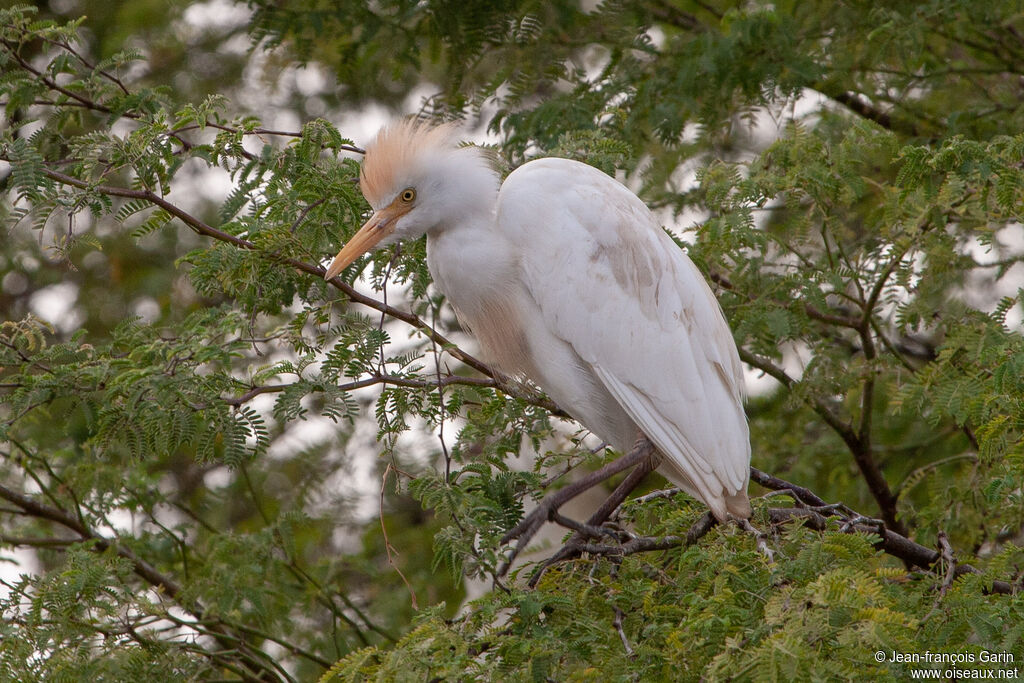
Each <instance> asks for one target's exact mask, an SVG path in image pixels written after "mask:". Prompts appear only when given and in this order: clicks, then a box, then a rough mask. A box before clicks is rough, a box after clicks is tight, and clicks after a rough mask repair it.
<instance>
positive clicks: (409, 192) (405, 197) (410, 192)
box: [402, 187, 416, 202]
mask: <svg viewBox="0 0 1024 683" xmlns="http://www.w3.org/2000/svg"><path fill="white" fill-rule="evenodd" d="M414 199H416V190H414V189H412V188H411V187H407V188H405V189H404V190H402V201H403V202H411V201H412V200H414Z"/></svg>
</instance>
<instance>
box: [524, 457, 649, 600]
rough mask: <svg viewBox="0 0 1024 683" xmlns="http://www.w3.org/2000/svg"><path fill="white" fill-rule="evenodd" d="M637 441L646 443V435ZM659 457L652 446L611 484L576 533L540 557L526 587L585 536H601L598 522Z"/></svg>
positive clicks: (571, 554)
mask: <svg viewBox="0 0 1024 683" xmlns="http://www.w3.org/2000/svg"><path fill="white" fill-rule="evenodd" d="M641 441H646V442H647V443H650V442H649V441H647V439H646V438H644V439H642V440H641ZM640 445H641V442H637V446H635V447H634V449H633V450H634V451H635V450H636V449H637V448H638V447H639V446H640ZM660 460H661V458H659V457H658V454H657V452H655V451H653V449H652V450H651V452H650V453H648V455H647V457H646V458H644V459H643V460H642V461H640V463H639V464H638V465H637V467H636V469H635V470H633V471H632V472H630V473H629V475H627V476H626V478H625V479H623V480H622V483H621V484H619V485H618V486H616V487H615V490H614V491H612V494H611V495H610V496H608V499H607V500H605V501H604V502H603V503H602V504H601V507H599V508H597V510H596V511H595V512H594V514H592V515H591V516H590V519H588V520H587V521H586V523H585V524H581V525H579V527H578V528H576V533H574V534H573V535H572V538H570V539H569V540H568V541H567V542H566V544H565V545H563V546H562V548H561V549H560V550H559V551H558V552H557V553H555V554H554V555H552V556H551V557H549V558H548V559H546V560H544V562H543V564H541V565H540V567H538V568H537V570H536V571H535V572H534V573H533V575H532V576H531V577H530V581H529V586H530V587H531V588H532V587H534V586H536V585H537V582H538V581H540V577H541V576H542V575H543V574H544V572H545V571H547V569H548V567H550V566H551V565H554V564H558V563H559V562H564V561H565V560H569V559H572V558H573V557H576V556H577V555H579V554H580V548H581V547H582V546H583V545H584V543H586V541H587V539H588V538H600V537H601V536H602V535H604V530H603V529H602V527H601V525H602V524H604V522H605V521H606V520H607V519H608V518H609V517H611V516H612V513H613V512H615V510H616V509H618V507H619V505H621V504H622V502H623V501H625V500H626V498H627V497H628V496H629V494H630V493H632V492H633V489H635V488H636V487H637V486H639V485H640V482H641V481H643V479H644V477H646V476H647V475H648V474H650V473H651V472H653V471H654V470H656V469H657V468H658V464H659V462H660Z"/></svg>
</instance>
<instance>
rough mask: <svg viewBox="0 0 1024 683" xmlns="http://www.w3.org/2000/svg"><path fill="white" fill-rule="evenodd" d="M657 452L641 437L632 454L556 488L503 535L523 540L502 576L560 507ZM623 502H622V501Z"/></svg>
mask: <svg viewBox="0 0 1024 683" xmlns="http://www.w3.org/2000/svg"><path fill="white" fill-rule="evenodd" d="M654 455H655V450H654V444H652V443H651V442H650V441H649V440H648V439H647V438H646V437H644V438H641V439H639V440H637V442H636V444H635V445H634V446H633V450H631V451H630V452H629V453H627V454H626V455H624V456H622V457H621V458H619V459H618V460H613V461H612V462H610V463H608V464H607V465H605V466H604V467H602V468H601V469H599V470H596V471H594V472H591V473H590V474H588V475H586V476H585V477H583V478H582V479H580V480H578V481H574V482H573V483H571V484H569V485H568V486H565V487H564V488H561V489H559V490H558V491H555V492H554V493H552V494H551V495H549V496H547V497H546V498H544V500H542V501H541V502H540V504H538V505H537V507H536V509H534V510H533V511H532V512H531V513H530V514H528V515H526V517H524V518H523V520H522V521H521V522H519V524H517V525H516V527H515V528H514V529H512V530H511V531H509V532H508V533H507V534H505V535H504V536H502V537H501V542H502V543H508V542H509V541H511V540H513V539H518V540H519V542H518V543H516V547H515V548H514V549H513V550H512V553H511V554H510V555H509V557H508V559H507V560H505V562H503V563H502V565H501V566H500V567H498V576H504V575H505V574H506V573H508V570H509V567H511V565H512V562H513V561H514V560H515V559H516V557H517V556H518V555H519V553H520V552H522V551H523V550H524V549H525V548H526V546H527V544H528V543H529V542H530V539H532V538H533V537H534V535H535V534H536V533H537V531H538V530H539V529H540V528H541V527H542V526H543V525H544V522H547V521H550V520H551V519H552V516H553V515H554V514H555V513H557V512H558V509H559V508H560V507H562V506H563V505H565V504H566V503H567V502H569V501H570V500H572V499H573V498H575V497H576V496H578V495H580V494H581V493H583V492H584V491H586V490H587V489H589V488H591V487H593V486H596V485H597V484H600V483H601V482H602V481H604V480H605V479H608V478H609V477H611V476H613V475H615V474H618V473H619V472H622V471H623V470H626V469H629V468H630V467H633V466H634V465H638V464H640V463H643V462H644V461H648V460H653V457H652V456H654ZM655 466H656V465H655ZM638 469H639V468H638ZM653 469H654V467H651V468H650V469H649V470H647V471H646V472H644V475H646V474H647V472H650V471H651V470H653ZM633 474H635V472H633V473H630V475H629V476H628V477H626V479H625V480H624V481H623V482H622V484H619V488H616V489H615V492H613V493H612V497H611V498H609V499H608V500H607V501H605V503H604V504H603V505H602V506H601V507H600V508H598V512H601V511H603V510H605V508H606V507H607V506H608V503H609V502H610V501H611V500H612V498H614V497H615V495H616V494H617V493H618V491H619V489H621V488H622V486H623V485H624V484H625V483H626V482H627V481H629V480H630V478H631V477H632V476H633ZM642 478H643V476H641V477H640V479H642ZM638 483H639V479H637V481H636V482H635V483H633V484H632V486H631V487H630V489H629V490H630V491H632V490H633V488H635V487H636V485H637V484H638ZM627 495H629V491H627V492H626V493H625V494H623V496H622V499H625V497H626V496H627ZM619 502H621V500H620V501H619ZM616 506H618V503H615V505H613V506H611V508H609V509H608V510H607V512H605V513H604V517H602V518H601V519H600V521H599V522H597V525H599V524H601V522H604V520H605V519H607V518H608V516H609V515H611V513H612V511H614V510H615V507H616ZM596 517H597V513H594V516H593V517H591V519H594V518H596Z"/></svg>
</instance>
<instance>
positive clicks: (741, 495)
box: [725, 491, 751, 519]
mask: <svg viewBox="0 0 1024 683" xmlns="http://www.w3.org/2000/svg"><path fill="white" fill-rule="evenodd" d="M725 509H726V510H728V511H729V514H730V515H732V516H733V517H735V518H736V519H750V512H751V510H750V498H748V497H747V492H746V491H739V492H737V493H734V494H732V495H731V496H726V497H725Z"/></svg>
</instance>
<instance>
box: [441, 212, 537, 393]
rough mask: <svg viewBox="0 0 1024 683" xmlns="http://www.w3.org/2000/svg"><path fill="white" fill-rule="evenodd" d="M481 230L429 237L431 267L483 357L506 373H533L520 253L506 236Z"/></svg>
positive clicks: (454, 230) (457, 230)
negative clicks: (488, 234)
mask: <svg viewBox="0 0 1024 683" xmlns="http://www.w3.org/2000/svg"><path fill="white" fill-rule="evenodd" d="M467 232H469V233H471V234H469V235H466V234H464V233H467ZM479 232H480V231H479V229H477V230H459V229H453V230H448V231H445V232H443V233H441V234H440V235H430V236H429V237H428V238H427V266H428V267H429V268H430V273H431V276H432V277H433V279H434V284H435V285H437V287H438V289H440V290H441V292H442V293H443V294H444V295H445V296H446V297H447V298H448V301H449V303H451V304H452V307H453V308H454V309H455V313H456V315H457V316H458V318H459V321H460V322H461V323H462V324H463V326H465V327H467V328H469V331H470V332H472V333H473V335H474V336H475V337H476V339H477V341H478V342H479V343H480V348H481V352H482V355H483V356H484V359H485V360H486V361H487V362H489V363H491V364H493V365H495V366H497V367H498V368H499V369H500V370H502V371H503V372H505V373H507V374H510V375H517V374H526V375H529V374H531V370H532V366H531V363H530V348H529V342H528V340H527V334H526V330H525V321H524V319H523V316H524V313H525V311H524V306H523V297H525V296H527V295H526V293H525V291H523V288H522V285H521V283H520V282H519V278H518V277H517V276H516V252H515V250H514V248H513V247H512V245H509V244H507V243H506V242H505V240H502V239H486V238H482V237H481V235H480V234H479ZM472 233H476V234H472Z"/></svg>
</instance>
